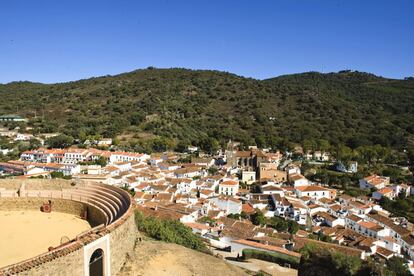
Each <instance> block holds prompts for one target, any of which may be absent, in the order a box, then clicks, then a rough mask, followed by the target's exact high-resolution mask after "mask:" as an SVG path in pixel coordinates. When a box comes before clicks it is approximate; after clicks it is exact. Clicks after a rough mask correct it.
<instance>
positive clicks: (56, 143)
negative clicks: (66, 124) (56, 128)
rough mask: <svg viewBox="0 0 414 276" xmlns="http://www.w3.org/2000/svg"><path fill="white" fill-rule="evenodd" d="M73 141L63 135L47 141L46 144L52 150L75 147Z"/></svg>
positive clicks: (71, 138)
mask: <svg viewBox="0 0 414 276" xmlns="http://www.w3.org/2000/svg"><path fill="white" fill-rule="evenodd" d="M73 141H74V140H73V137H71V136H68V135H65V134H62V135H58V136H54V137H51V138H49V139H47V140H46V144H47V145H48V146H49V147H50V148H67V147H70V146H71V145H73Z"/></svg>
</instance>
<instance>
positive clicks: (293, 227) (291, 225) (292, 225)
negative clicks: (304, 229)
mask: <svg viewBox="0 0 414 276" xmlns="http://www.w3.org/2000/svg"><path fill="white" fill-rule="evenodd" d="M298 230H299V224H298V223H297V222H296V221H293V220H288V232H289V233H291V234H296V232H298Z"/></svg>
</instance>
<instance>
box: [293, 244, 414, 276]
mask: <svg viewBox="0 0 414 276" xmlns="http://www.w3.org/2000/svg"><path fill="white" fill-rule="evenodd" d="M300 253H301V254H302V258H301V262H300V266H299V275H304V276H313V275H315V276H316V275H318V276H324V275H357V276H365V275H366V276H368V275H378V276H382V275H387V276H397V275H406V276H408V275H411V273H410V271H409V269H408V265H407V260H405V259H403V258H400V257H392V258H390V259H389V260H386V261H384V260H382V259H373V258H367V259H366V260H361V259H360V258H359V257H357V256H348V255H345V254H343V253H340V252H337V251H334V250H328V249H324V248H321V247H320V246H318V245H315V244H306V245H305V246H304V247H303V248H302V249H301V250H300Z"/></svg>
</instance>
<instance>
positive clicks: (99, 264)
mask: <svg viewBox="0 0 414 276" xmlns="http://www.w3.org/2000/svg"><path fill="white" fill-rule="evenodd" d="M103 258H104V252H103V250H102V249H100V248H98V249H96V250H95V251H94V252H93V253H92V256H91V258H90V259H89V276H103V275H104V259H103Z"/></svg>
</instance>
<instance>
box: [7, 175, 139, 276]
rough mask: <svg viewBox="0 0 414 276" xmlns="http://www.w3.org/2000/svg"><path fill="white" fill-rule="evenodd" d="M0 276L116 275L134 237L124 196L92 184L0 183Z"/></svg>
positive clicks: (130, 211) (127, 199)
mask: <svg viewBox="0 0 414 276" xmlns="http://www.w3.org/2000/svg"><path fill="white" fill-rule="evenodd" d="M0 226H1V227H0V237H1V238H0V275H1V276H3V275H85V276H104V275H116V274H117V273H118V272H119V271H120V269H121V268H122V266H123V265H124V263H125V261H126V259H127V256H128V254H130V253H131V252H133V250H134V246H135V242H136V237H137V232H136V227H135V222H134V215H133V204H132V200H131V197H130V195H129V194H128V193H127V192H125V191H124V190H122V189H119V188H116V187H113V186H108V185H104V184H97V183H87V182H81V181H73V180H56V179H48V180H46V179H24V180H21V179H0Z"/></svg>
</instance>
